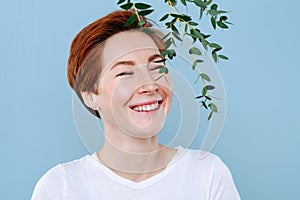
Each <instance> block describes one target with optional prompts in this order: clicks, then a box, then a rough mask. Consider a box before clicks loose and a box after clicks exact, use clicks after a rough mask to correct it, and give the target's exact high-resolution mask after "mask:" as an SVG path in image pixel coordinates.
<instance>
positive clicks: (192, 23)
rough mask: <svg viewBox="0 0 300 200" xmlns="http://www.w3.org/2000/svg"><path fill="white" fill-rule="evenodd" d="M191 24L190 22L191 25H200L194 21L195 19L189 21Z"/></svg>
mask: <svg viewBox="0 0 300 200" xmlns="http://www.w3.org/2000/svg"><path fill="white" fill-rule="evenodd" d="M189 24H190V25H191V26H198V23H197V22H193V21H191V22H189Z"/></svg>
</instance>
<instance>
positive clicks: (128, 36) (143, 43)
mask: <svg viewBox="0 0 300 200" xmlns="http://www.w3.org/2000/svg"><path fill="white" fill-rule="evenodd" d="M140 50H146V51H148V52H149V50H150V51H152V52H153V51H155V52H157V53H159V49H158V47H157V45H156V44H155V42H154V41H153V39H152V38H151V37H150V36H149V35H147V34H146V33H143V32H140V31H127V32H121V33H118V34H116V35H114V36H112V37H110V38H109V39H107V41H106V43H105V46H104V49H103V54H102V63H103V64H104V67H106V66H109V65H111V64H112V63H113V62H114V61H116V60H117V59H118V58H120V57H121V56H124V55H126V54H129V53H132V52H135V51H140Z"/></svg>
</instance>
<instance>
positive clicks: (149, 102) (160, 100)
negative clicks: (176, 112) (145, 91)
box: [129, 99, 163, 108]
mask: <svg viewBox="0 0 300 200" xmlns="http://www.w3.org/2000/svg"><path fill="white" fill-rule="evenodd" d="M162 101H163V100H162V99H157V100H151V101H145V102H143V103H137V104H133V105H130V106H129V107H130V108H133V107H137V106H144V105H150V104H153V103H157V102H158V103H159V104H160V103H161V102H162Z"/></svg>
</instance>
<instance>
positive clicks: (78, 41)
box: [68, 11, 163, 118]
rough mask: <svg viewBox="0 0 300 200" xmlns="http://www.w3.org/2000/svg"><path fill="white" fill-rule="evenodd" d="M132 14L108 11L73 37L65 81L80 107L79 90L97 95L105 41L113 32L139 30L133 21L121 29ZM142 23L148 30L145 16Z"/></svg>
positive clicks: (80, 97)
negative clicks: (66, 79) (78, 101)
mask: <svg viewBox="0 0 300 200" xmlns="http://www.w3.org/2000/svg"><path fill="white" fill-rule="evenodd" d="M133 14H134V12H133V11H115V12H112V13H110V14H108V15H107V16H105V17H103V18H100V19H98V20H97V21H95V22H93V23H91V24H90V25H88V26H87V27H85V28H84V29H82V30H81V31H80V32H79V33H78V34H77V35H76V37H75V38H74V40H73V42H72V45H71V49H70V56H69V60H68V80H69V84H70V86H71V87H72V88H73V89H74V90H75V92H76V93H77V95H78V97H79V99H80V100H81V102H82V103H83V104H84V102H83V99H82V96H81V92H82V91H89V92H92V93H95V94H97V89H98V88H97V85H98V81H99V78H100V73H101V61H100V60H101V54H102V50H103V47H104V43H105V41H106V40H107V39H108V38H109V37H111V36H113V35H115V34H117V33H120V32H123V31H127V30H132V29H137V28H139V26H138V21H137V20H136V21H135V22H134V23H133V24H131V25H130V26H125V23H126V22H127V20H128V19H129V18H130V17H131V16H132V15H133ZM142 20H144V21H145V22H146V24H145V25H144V26H143V27H152V24H151V23H149V22H148V21H147V19H146V18H145V17H142ZM150 36H151V37H152V39H153V40H154V41H155V43H156V44H157V46H158V47H159V49H162V47H163V43H161V39H160V37H157V36H158V35H156V34H154V35H152V34H150ZM84 105H85V104H84ZM85 106H86V105H85ZM86 108H87V109H88V110H89V111H90V112H91V113H92V114H94V115H96V116H97V117H99V118H100V115H99V113H98V112H97V111H95V110H93V109H91V108H89V107H87V106H86Z"/></svg>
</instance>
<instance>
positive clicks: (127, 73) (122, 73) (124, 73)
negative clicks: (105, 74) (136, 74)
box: [116, 72, 133, 77]
mask: <svg viewBox="0 0 300 200" xmlns="http://www.w3.org/2000/svg"><path fill="white" fill-rule="evenodd" d="M126 75H133V72H121V73H119V74H117V75H116V77H119V76H126Z"/></svg>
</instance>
